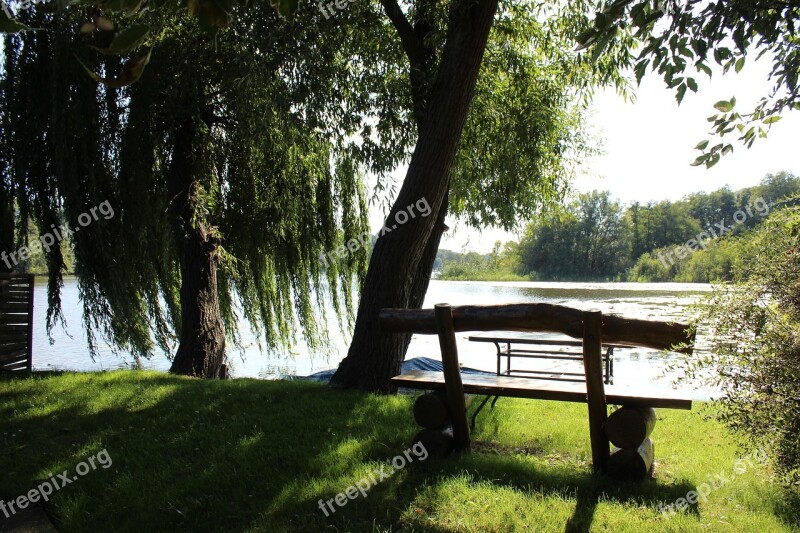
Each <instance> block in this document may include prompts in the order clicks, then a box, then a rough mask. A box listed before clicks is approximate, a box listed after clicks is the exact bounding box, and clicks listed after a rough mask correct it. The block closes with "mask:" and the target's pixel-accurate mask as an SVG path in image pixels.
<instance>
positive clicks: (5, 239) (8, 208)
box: [0, 178, 15, 272]
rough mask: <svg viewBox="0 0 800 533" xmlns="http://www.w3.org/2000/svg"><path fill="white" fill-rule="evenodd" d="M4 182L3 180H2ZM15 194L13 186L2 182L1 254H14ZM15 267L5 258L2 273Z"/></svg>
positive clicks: (0, 192)
mask: <svg viewBox="0 0 800 533" xmlns="http://www.w3.org/2000/svg"><path fill="white" fill-rule="evenodd" d="M0 180H3V178H0ZM14 251H15V250H14V194H13V191H12V190H11V184H10V183H6V182H5V180H3V181H0V252H6V253H11V252H14ZM13 270H14V265H13V263H12V262H11V260H10V259H6V256H3V260H2V261H0V272H11V271H13Z"/></svg>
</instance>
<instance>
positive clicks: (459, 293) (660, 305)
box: [33, 278, 711, 398]
mask: <svg viewBox="0 0 800 533" xmlns="http://www.w3.org/2000/svg"><path fill="white" fill-rule="evenodd" d="M710 289H711V287H710V286H709V285H704V284H678V283H652V284H642V283H540V282H530V283H494V282H461V281H439V280H433V281H431V284H430V287H429V289H428V294H427V295H426V298H425V307H432V306H433V305H434V304H436V303H450V304H453V305H466V304H501V303H518V302H546V303H553V304H560V305H567V306H570V307H575V308H579V309H590V308H596V309H600V310H602V311H603V312H604V313H615V314H620V315H624V316H628V317H632V318H643V319H651V320H686V318H687V317H688V313H689V310H688V306H689V305H690V304H691V303H692V302H694V301H696V300H697V299H698V298H699V297H701V296H702V295H703V294H705V293H707V292H708V291H709V290H710ZM35 298H36V299H35V302H36V309H35V324H36V327H35V333H34V351H33V354H34V355H33V365H34V369H36V370H51V369H63V370H109V369H116V368H130V367H131V365H132V362H133V358H132V356H131V355H130V354H127V353H124V352H123V353H119V354H114V353H113V351H112V350H111V348H110V347H109V346H105V345H104V346H101V350H100V354H99V356H98V357H97V358H96V359H95V360H94V361H93V360H92V359H91V357H89V355H88V350H87V348H86V339H85V334H84V333H83V329H82V310H81V306H80V301H79V298H78V287H77V284H76V282H75V280H74V279H72V278H67V279H65V280H64V290H63V295H62V300H63V309H64V316H65V317H66V322H67V326H66V329H62V328H60V327H58V328H56V329H55V330H54V331H53V340H54V342H53V343H52V344H50V342H49V341H48V338H47V332H46V331H45V323H44V311H45V306H46V302H47V294H46V286H45V284H44V281H43V280H41V279H40V280H39V283H37V286H36V296H35ZM329 332H330V333H329V335H330V338H331V339H330V340H331V342H330V345H329V346H328V347H327V348H326V349H325V350H324V352H325V353H324V354H323V355H319V354H318V355H313V354H310V353H309V350H307V349H306V347H305V345H304V343H303V342H302V340H298V342H297V343H296V345H295V347H294V348H293V349H292V350H291V351H289V352H285V353H268V352H266V351H264V350H261V349H260V348H259V346H258V343H257V341H256V339H255V337H254V336H253V333H252V331H251V330H250V328H249V325H248V324H247V323H246V322H243V323H242V324H241V328H240V331H239V333H240V335H241V338H242V344H243V350H232V351H231V354H230V355H231V357H230V359H231V367H232V373H233V375H234V376H235V377H259V378H272V377H277V376H280V375H286V374H289V375H308V374H311V373H313V372H317V371H319V370H323V369H327V368H332V367H335V366H336V365H337V364H338V362H339V361H340V360H341V359H342V358H343V357H344V356H345V355H346V352H347V345H348V343H349V340H350V338H349V335H342V333H341V332H340V331H339V329H338V326H337V325H336V321H335V319H334V318H333V317H329ZM468 336H469V334H468V333H459V334H458V348H459V355H460V360H461V363H462V364H463V365H464V366H469V367H473V368H479V369H482V370H489V371H493V370H494V369H496V358H495V357H494V354H495V348H494V346H493V345H492V344H486V343H475V342H469V341H468V340H467V337H468ZM700 349H702V342H701V346H700ZM417 356H425V357H431V358H434V359H438V358H439V346H438V341H437V338H436V337H435V336H431V335H415V336H414V338H413V340H412V342H411V346H410V347H409V350H408V355H407V358H411V357H417ZM673 357H680V356H677V355H667V354H664V353H663V352H658V351H654V350H650V349H646V348H641V349H639V348H636V349H630V350H618V351H617V352H616V363H615V370H614V375H615V383H616V384H636V385H642V384H648V385H652V386H653V387H658V388H660V387H666V386H668V384H669V380H670V376H667V377H664V376H663V375H662V374H663V373H664V372H663V369H664V365H665V364H666V362H667V361H669V360H670V358H673ZM169 365H170V362H169V360H168V359H167V357H166V356H165V355H163V354H157V355H154V356H153V357H152V358H151V359H149V360H146V361H144V366H145V367H146V368H151V369H158V370H167V369H168V368H169ZM694 394H695V396H696V397H698V398H700V397H707V396H708V395H709V391H695V393H694Z"/></svg>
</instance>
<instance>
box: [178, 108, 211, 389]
mask: <svg viewBox="0 0 800 533" xmlns="http://www.w3.org/2000/svg"><path fill="white" fill-rule="evenodd" d="M194 139H195V126H194V124H193V123H192V122H191V121H189V122H186V123H185V124H184V125H183V126H181V128H180V129H179V130H178V131H177V132H176V136H175V146H174V150H173V153H172V161H171V162H170V168H169V171H168V174H167V189H168V193H169V198H170V204H169V216H170V221H171V223H172V227H173V231H174V233H175V238H176V244H177V248H178V256H179V261H180V271H181V323H180V330H179V335H180V345H179V346H178V351H177V352H176V354H175V359H173V361H172V367H171V368H170V372H172V373H175V374H185V375H188V376H196V377H201V378H218V377H220V372H221V369H222V365H223V363H224V362H225V329H224V327H223V325H222V317H221V315H220V310H219V300H218V298H217V259H218V249H219V244H220V241H219V238H218V237H217V235H216V234H215V231H214V228H212V227H211V226H210V225H209V224H208V223H207V221H206V220H205V217H204V215H203V209H202V206H201V205H200V202H201V197H202V185H201V183H200V181H199V180H198V178H197V175H196V169H195V168H194V167H195V165H194V160H193V156H192V149H193V145H194Z"/></svg>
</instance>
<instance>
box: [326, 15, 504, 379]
mask: <svg viewBox="0 0 800 533" xmlns="http://www.w3.org/2000/svg"><path fill="white" fill-rule="evenodd" d="M496 10H497V0H478V1H477V2H472V1H470V0H464V1H463V2H460V3H458V4H456V5H455V6H453V8H452V11H451V15H450V21H449V24H448V35H447V43H446V45H445V48H444V51H443V54H442V59H441V62H440V65H439V70H438V73H437V76H436V81H435V82H434V84H433V86H432V88H431V92H430V100H429V104H428V106H427V111H426V118H425V120H424V122H423V123H422V127H421V129H420V136H419V139H418V141H417V145H416V148H415V150H414V154H413V156H412V158H411V163H410V164H409V168H408V173H407V175H406V179H405V180H404V182H403V186H402V188H401V189H400V193H399V194H398V196H397V200H396V201H395V204H394V206H393V207H392V210H391V212H390V213H389V217H388V218H387V222H386V227H387V228H389V229H390V231H386V232H385V233H383V232H382V234H381V235H380V236H379V237H378V240H377V241H376V242H375V247H374V249H373V252H372V257H371V258H370V264H369V269H368V271H367V276H366V279H365V281H364V286H363V290H362V294H361V302H360V305H359V309H358V317H357V319H356V326H355V331H354V335H353V341H352V343H351V345H350V350H349V351H348V354H347V357H346V358H345V359H344V360H343V361H342V363H341V364H340V366H339V368H338V370H337V371H336V374H335V375H334V376H333V379H332V380H331V385H333V386H335V387H346V388H358V389H363V390H370V391H381V392H393V391H394V387H393V386H392V385H391V383H390V381H389V379H390V378H391V377H392V376H394V375H396V374H398V373H399V371H400V366H401V364H402V361H403V358H404V356H405V352H406V349H407V348H408V343H409V341H410V336H409V335H389V334H385V333H383V332H381V330H380V327H379V324H378V313H379V312H380V310H381V309H382V308H384V307H409V306H412V305H414V306H419V305H420V304H421V303H422V299H423V298H424V294H425V291H426V290H427V286H428V280H429V278H430V273H431V270H432V268H433V261H434V259H435V257H436V250H437V249H438V245H439V239H440V237H441V232H442V231H443V229H444V228H443V225H444V222H443V221H444V215H445V213H446V211H447V204H446V201H447V197H448V191H449V187H450V171H451V169H452V166H453V160H454V159H455V155H456V150H457V148H458V144H459V140H460V138H461V132H462V130H463V129H464V123H465V121H466V118H467V112H468V111H469V105H470V103H471V102H472V97H473V94H474V91H475V82H476V80H477V77H478V71H479V70H480V65H481V60H482V59H483V53H484V50H485V48H486V41H487V39H488V37H489V30H490V28H491V26H492V21H493V19H494V14H495V11H496ZM422 199H425V200H426V201H427V202H428V205H430V207H431V213H430V215H429V216H427V217H421V216H416V217H414V218H409V220H408V222H407V223H405V224H399V225H397V226H396V227H395V228H394V229H391V228H393V227H394V226H395V222H399V221H398V220H397V219H396V218H395V217H396V216H397V214H398V213H400V212H402V211H405V210H406V209H407V207H408V206H410V205H412V204H416V202H418V201H420V200H422Z"/></svg>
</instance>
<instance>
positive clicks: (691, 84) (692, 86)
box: [686, 78, 697, 93]
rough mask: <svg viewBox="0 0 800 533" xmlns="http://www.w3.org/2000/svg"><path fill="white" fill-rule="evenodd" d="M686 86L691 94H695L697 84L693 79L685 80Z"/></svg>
mask: <svg viewBox="0 0 800 533" xmlns="http://www.w3.org/2000/svg"><path fill="white" fill-rule="evenodd" d="M686 85H688V86H689V88H690V89H691V90H692V92H693V93H696V92H697V82H696V81H694V78H686Z"/></svg>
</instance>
